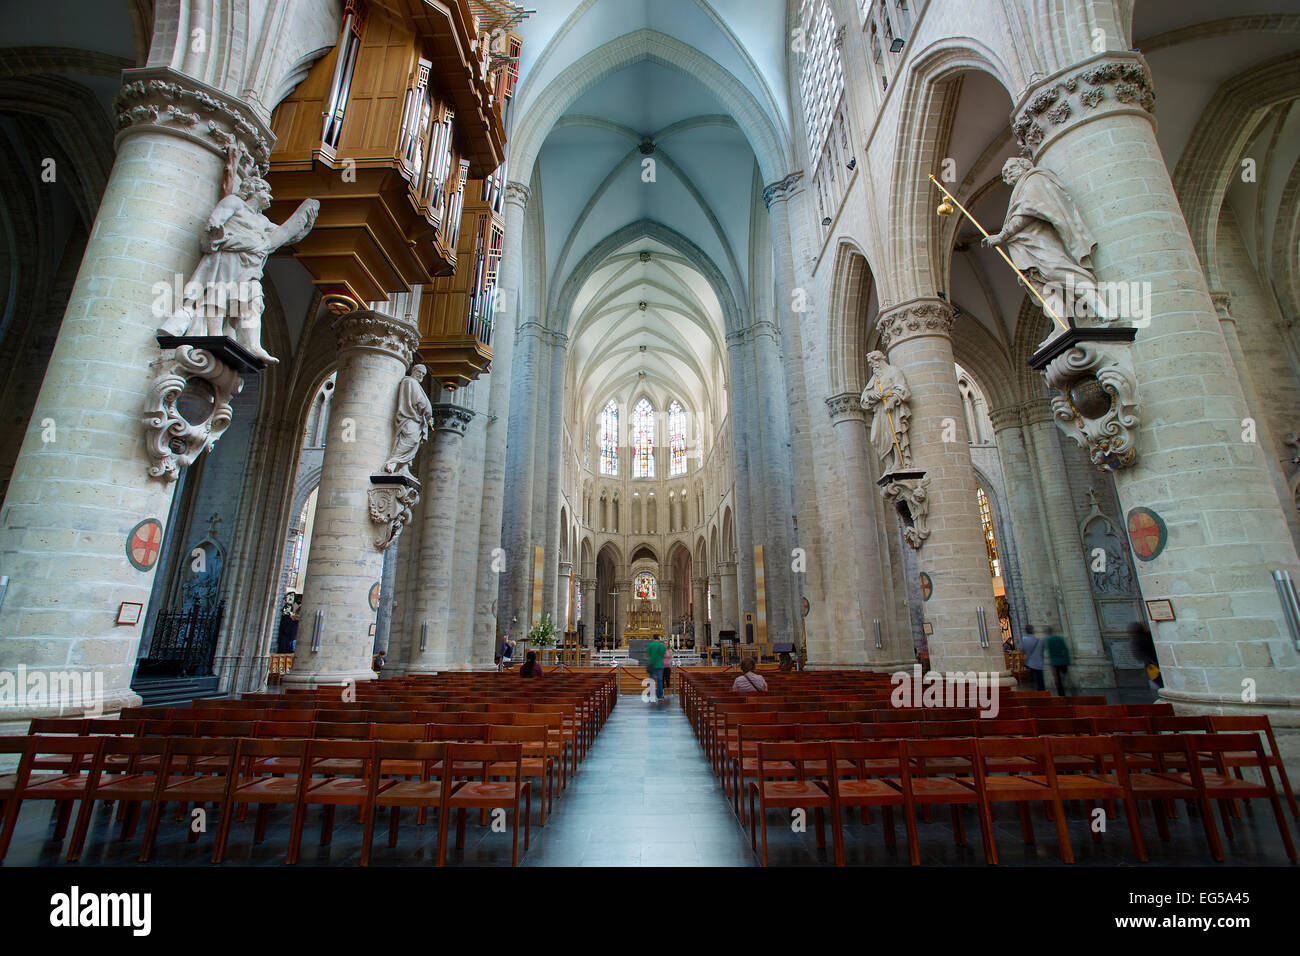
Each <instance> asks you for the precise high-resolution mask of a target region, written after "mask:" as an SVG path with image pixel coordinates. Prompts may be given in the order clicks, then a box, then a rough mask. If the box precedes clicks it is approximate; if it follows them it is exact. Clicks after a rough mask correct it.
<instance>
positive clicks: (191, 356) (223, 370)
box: [143, 346, 244, 481]
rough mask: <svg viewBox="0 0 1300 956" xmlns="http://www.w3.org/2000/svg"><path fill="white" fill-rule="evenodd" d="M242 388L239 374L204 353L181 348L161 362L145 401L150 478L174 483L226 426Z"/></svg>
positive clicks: (200, 350)
mask: <svg viewBox="0 0 1300 956" xmlns="http://www.w3.org/2000/svg"><path fill="white" fill-rule="evenodd" d="M243 387H244V380H243V379H242V378H240V376H239V373H238V372H236V371H235V370H234V369H233V368H231V367H230V366H229V365H227V364H226V363H225V362H223V361H221V359H219V358H217V357H216V356H215V355H213V354H212V353H211V352H209V351H208V350H207V349H199V348H193V347H191V346H181V347H180V348H178V349H176V350H175V351H174V352H173V353H172V354H171V355H170V356H169V357H164V358H163V359H162V361H161V371H160V372H159V374H158V376H157V377H156V378H155V379H154V380H153V384H151V385H150V386H149V394H148V397H147V398H146V400H145V414H144V419H143V421H144V428H145V451H146V453H147V454H148V456H149V461H150V465H149V474H150V475H151V476H153V477H154V478H161V479H163V480H164V481H175V480H176V479H177V478H178V477H179V476H180V469H181V468H182V467H184V466H186V465H189V464H191V463H193V461H194V459H196V458H197V457H198V456H199V455H200V454H201V453H202V452H203V450H204V449H206V448H209V447H211V446H212V445H213V444H215V443H216V441H217V439H218V438H220V437H221V434H222V432H224V431H225V430H226V429H227V428H228V427H229V426H230V420H231V408H230V401H231V399H232V398H233V397H234V396H235V395H237V394H239V392H240V391H241V390H242V389H243Z"/></svg>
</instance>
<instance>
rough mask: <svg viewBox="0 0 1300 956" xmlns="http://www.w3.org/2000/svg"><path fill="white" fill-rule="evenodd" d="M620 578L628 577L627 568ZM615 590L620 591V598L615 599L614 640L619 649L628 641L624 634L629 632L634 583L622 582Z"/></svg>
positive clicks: (623, 570)
mask: <svg viewBox="0 0 1300 956" xmlns="http://www.w3.org/2000/svg"><path fill="white" fill-rule="evenodd" d="M620 576H621V577H624V578H626V577H627V569H626V568H624V569H622V574H621V575H620ZM614 588H615V590H617V591H618V597H617V598H616V599H615V604H616V607H615V611H616V612H617V613H616V617H615V621H614V640H615V646H616V647H617V646H622V645H623V644H625V643H626V641H627V639H626V638H625V637H624V632H626V630H627V612H628V610H629V605H630V604H631V603H632V582H630V581H620V582H619V583H618V584H616V585H614Z"/></svg>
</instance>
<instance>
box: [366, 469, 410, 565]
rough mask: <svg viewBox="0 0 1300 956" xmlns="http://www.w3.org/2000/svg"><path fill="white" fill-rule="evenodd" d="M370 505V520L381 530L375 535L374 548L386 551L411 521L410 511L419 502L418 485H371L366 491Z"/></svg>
mask: <svg viewBox="0 0 1300 956" xmlns="http://www.w3.org/2000/svg"><path fill="white" fill-rule="evenodd" d="M366 494H367V497H368V499H369V503H370V520H371V521H373V522H374V523H375V524H377V525H379V526H380V528H381V530H380V531H378V532H376V534H375V539H374V540H375V548H376V549H377V550H379V551H387V550H388V548H389V547H390V546H391V545H392V543H393V542H394V541H396V540H397V535H398V533H399V532H400V531H401V530H402V528H404V527H405V526H406V523H407V522H408V521H410V520H411V509H412V508H414V507H415V505H416V503H417V502H419V500H420V489H419V486H418V485H410V484H384V485H373V486H371V488H370V489H369V490H368V491H367V493H366Z"/></svg>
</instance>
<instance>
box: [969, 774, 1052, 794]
mask: <svg viewBox="0 0 1300 956" xmlns="http://www.w3.org/2000/svg"><path fill="white" fill-rule="evenodd" d="M984 789H985V791H986V792H987V793H988V795H989V796H990V797H993V798H994V799H999V798H1000V799H1004V800H1007V799H1016V798H1018V797H1020V796H1027V797H1028V798H1029V799H1031V800H1033V799H1038V798H1039V797H1041V796H1043V795H1045V794H1049V793H1051V790H1050V789H1048V786H1047V780H1046V779H1045V778H1044V777H1039V776H1034V775H1031V774H1019V775H1013V774H1011V775H1006V776H1003V775H1001V774H998V775H994V776H990V777H986V778H985V779H984Z"/></svg>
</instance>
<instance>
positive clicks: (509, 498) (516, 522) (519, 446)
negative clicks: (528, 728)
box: [497, 320, 545, 637]
mask: <svg viewBox="0 0 1300 956" xmlns="http://www.w3.org/2000/svg"><path fill="white" fill-rule="evenodd" d="M544 335H545V330H544V329H543V328H542V327H541V325H539V324H538V323H537V321H536V320H530V321H527V322H524V323H522V324H521V325H520V327H519V331H518V333H517V338H516V340H515V363H514V369H513V376H512V379H513V380H512V383H511V386H510V396H511V401H510V403H509V416H510V425H509V429H510V430H509V440H508V441H507V443H506V469H505V492H504V501H505V504H504V510H503V512H502V518H501V533H502V536H503V537H504V539H505V549H506V570H505V580H504V582H503V587H502V588H501V604H500V609H499V613H498V615H497V616H498V619H499V620H500V621H501V624H502V627H503V629H504V628H508V627H509V626H510V620H511V618H512V617H515V616H517V617H518V618H519V626H520V628H521V630H522V631H523V632H524V633H527V631H528V629H529V628H530V627H531V626H532V623H531V622H532V614H533V527H532V521H533V490H534V489H533V484H534V471H535V467H534V464H535V457H536V451H537V414H538V408H537V406H538V404H539V397H538V372H539V363H540V362H541V351H542V348H541V346H542V339H543V337H544ZM497 414H498V415H499V414H501V412H498V413H497ZM536 480H539V481H540V480H543V479H542V478H537V479H536ZM517 636H518V635H516V637H517Z"/></svg>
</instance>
